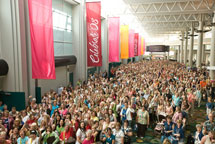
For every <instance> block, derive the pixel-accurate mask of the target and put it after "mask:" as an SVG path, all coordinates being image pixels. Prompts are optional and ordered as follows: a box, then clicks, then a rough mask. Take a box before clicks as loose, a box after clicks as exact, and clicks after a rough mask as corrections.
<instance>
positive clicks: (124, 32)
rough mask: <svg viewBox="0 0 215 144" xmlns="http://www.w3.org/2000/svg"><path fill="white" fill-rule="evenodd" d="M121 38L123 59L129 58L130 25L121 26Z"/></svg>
mask: <svg viewBox="0 0 215 144" xmlns="http://www.w3.org/2000/svg"><path fill="white" fill-rule="evenodd" d="M120 38H121V59H128V58H129V47H128V38H129V27H128V25H122V26H121V28H120Z"/></svg>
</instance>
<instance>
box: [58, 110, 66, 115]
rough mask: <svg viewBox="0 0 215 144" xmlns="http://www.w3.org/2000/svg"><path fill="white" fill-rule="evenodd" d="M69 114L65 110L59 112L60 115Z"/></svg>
mask: <svg viewBox="0 0 215 144" xmlns="http://www.w3.org/2000/svg"><path fill="white" fill-rule="evenodd" d="M67 112H68V110H67V109H64V110H59V113H60V114H62V115H66V114H67Z"/></svg>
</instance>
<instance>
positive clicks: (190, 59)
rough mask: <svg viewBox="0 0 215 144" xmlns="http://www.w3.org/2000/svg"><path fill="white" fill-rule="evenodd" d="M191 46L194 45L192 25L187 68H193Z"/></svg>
mask: <svg viewBox="0 0 215 144" xmlns="http://www.w3.org/2000/svg"><path fill="white" fill-rule="evenodd" d="M193 45H194V26H193V24H192V27H191V34H190V49H189V66H190V67H193Z"/></svg>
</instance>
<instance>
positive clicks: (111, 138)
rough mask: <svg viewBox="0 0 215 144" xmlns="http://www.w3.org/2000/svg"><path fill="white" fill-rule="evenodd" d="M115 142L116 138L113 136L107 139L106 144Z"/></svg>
mask: <svg viewBox="0 0 215 144" xmlns="http://www.w3.org/2000/svg"><path fill="white" fill-rule="evenodd" d="M105 137H106V135H105ZM113 140H115V136H114V135H113V134H111V136H110V137H109V138H108V137H106V141H105V143H109V144H112V142H113Z"/></svg>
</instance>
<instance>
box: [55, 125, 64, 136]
mask: <svg viewBox="0 0 215 144" xmlns="http://www.w3.org/2000/svg"><path fill="white" fill-rule="evenodd" d="M56 130H57V132H58V134H59V135H60V134H61V132H63V131H64V127H59V126H57V128H56Z"/></svg>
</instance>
